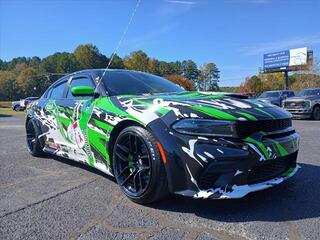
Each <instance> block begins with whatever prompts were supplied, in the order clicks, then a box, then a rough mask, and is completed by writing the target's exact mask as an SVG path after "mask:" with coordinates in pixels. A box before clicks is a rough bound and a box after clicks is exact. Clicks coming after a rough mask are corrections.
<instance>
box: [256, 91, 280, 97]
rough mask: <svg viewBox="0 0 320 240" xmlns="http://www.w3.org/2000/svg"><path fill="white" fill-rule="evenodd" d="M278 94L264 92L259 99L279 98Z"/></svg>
mask: <svg viewBox="0 0 320 240" xmlns="http://www.w3.org/2000/svg"><path fill="white" fill-rule="evenodd" d="M279 96H280V92H264V93H262V94H261V95H260V97H261V98H269V97H279Z"/></svg>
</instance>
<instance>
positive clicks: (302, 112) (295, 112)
mask: <svg viewBox="0 0 320 240" xmlns="http://www.w3.org/2000/svg"><path fill="white" fill-rule="evenodd" d="M284 110H286V111H288V112H290V113H291V114H292V116H293V117H294V118H301V119H304V118H310V117H311V114H312V109H311V108H310V109H304V108H301V109H290V108H285V109H284Z"/></svg>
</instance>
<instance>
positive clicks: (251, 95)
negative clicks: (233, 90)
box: [240, 92, 257, 99]
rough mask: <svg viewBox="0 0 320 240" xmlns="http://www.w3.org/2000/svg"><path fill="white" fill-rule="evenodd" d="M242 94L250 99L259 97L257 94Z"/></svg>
mask: <svg viewBox="0 0 320 240" xmlns="http://www.w3.org/2000/svg"><path fill="white" fill-rule="evenodd" d="M240 94H243V95H245V96H247V97H248V98H249V99H254V98H257V95H256V93H255V92H241V93H240Z"/></svg>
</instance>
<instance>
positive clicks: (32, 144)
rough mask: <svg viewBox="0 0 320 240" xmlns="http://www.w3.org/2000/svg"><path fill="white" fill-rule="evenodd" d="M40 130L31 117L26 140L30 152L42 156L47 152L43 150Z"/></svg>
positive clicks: (35, 155) (27, 126)
mask: <svg viewBox="0 0 320 240" xmlns="http://www.w3.org/2000/svg"><path fill="white" fill-rule="evenodd" d="M39 135H40V132H39V130H38V128H37V126H36V125H35V123H34V121H33V120H32V119H31V120H29V121H28V122H27V125H26V141H27V148H28V151H29V153H30V154H31V155H32V156H34V157H42V156H44V155H45V153H44V152H43V150H42V147H41V143H40V140H39Z"/></svg>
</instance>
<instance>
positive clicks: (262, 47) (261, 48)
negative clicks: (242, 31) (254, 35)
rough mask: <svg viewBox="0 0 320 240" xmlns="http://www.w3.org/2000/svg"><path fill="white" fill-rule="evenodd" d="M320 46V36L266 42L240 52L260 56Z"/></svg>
mask: <svg viewBox="0 0 320 240" xmlns="http://www.w3.org/2000/svg"><path fill="white" fill-rule="evenodd" d="M317 44H320V35H314V36H306V37H295V38H291V39H281V40H278V41H272V42H264V43H261V44H257V45H254V46H245V47H242V48H240V49H239V52H241V53H243V54H245V55H249V56H252V55H259V54H263V53H268V52H272V51H277V50H286V49H289V48H294V47H310V46H314V45H317Z"/></svg>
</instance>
